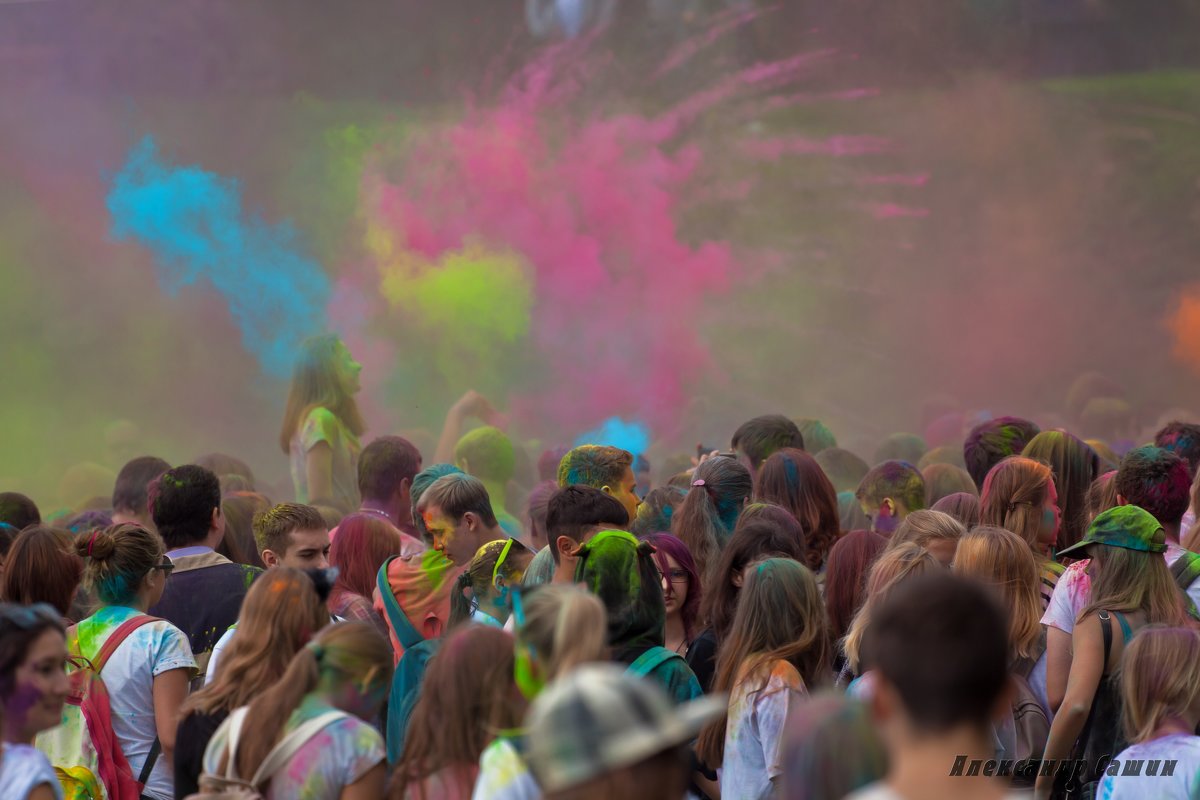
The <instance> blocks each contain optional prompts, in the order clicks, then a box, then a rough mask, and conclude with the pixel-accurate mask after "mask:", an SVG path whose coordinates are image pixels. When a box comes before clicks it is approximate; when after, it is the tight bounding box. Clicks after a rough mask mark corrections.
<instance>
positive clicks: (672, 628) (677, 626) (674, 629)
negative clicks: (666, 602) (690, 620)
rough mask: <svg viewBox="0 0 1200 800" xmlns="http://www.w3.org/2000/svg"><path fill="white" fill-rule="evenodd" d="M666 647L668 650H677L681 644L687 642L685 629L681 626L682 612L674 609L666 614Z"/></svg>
mask: <svg viewBox="0 0 1200 800" xmlns="http://www.w3.org/2000/svg"><path fill="white" fill-rule="evenodd" d="M665 638H666V647H667V649H668V650H674V651H676V652H678V651H679V647H680V645H681V644H686V643H687V629H686V628H684V627H683V614H681V613H679V612H678V611H676V612H675V613H674V614H668V615H667V627H666V637H665Z"/></svg>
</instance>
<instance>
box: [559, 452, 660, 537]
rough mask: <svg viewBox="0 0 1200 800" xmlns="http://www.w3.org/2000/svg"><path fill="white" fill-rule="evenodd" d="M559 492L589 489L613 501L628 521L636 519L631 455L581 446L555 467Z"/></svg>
mask: <svg viewBox="0 0 1200 800" xmlns="http://www.w3.org/2000/svg"><path fill="white" fill-rule="evenodd" d="M558 485H559V487H560V488H562V487H567V486H573V485H579V486H591V487H592V488H593V489H599V490H600V491H602V492H604V493H605V494H610V495H612V496H613V497H615V498H616V499H617V500H618V501H619V502H620V503H621V505H623V506H624V507H625V513H626V514H628V515H629V519H631V520H632V519H635V518H636V517H637V509H638V505H639V504H640V503H641V501H640V500H638V495H637V476H635V475H634V474H633V454H632V453H630V452H629V451H628V450H622V449H621V448H619V447H608V446H607V445H596V444H583V445H580V446H579V447H575V448H572V449H571V450H570V451H568V452H567V454H566V455H565V456H563V459H562V461H561V462H559V465H558Z"/></svg>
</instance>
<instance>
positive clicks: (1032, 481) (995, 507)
mask: <svg viewBox="0 0 1200 800" xmlns="http://www.w3.org/2000/svg"><path fill="white" fill-rule="evenodd" d="M1053 480H1054V473H1053V472H1052V471H1051V469H1050V467H1049V466H1047V465H1046V464H1043V463H1042V462H1041V461H1034V460H1033V459H1032V458H1026V457H1025V456H1009V457H1008V458H1006V459H1004V460H1003V461H1001V462H1000V463H999V464H997V465H996V466H994V467H992V470H991V472H989V473H988V474H987V477H986V478H984V479H983V492H982V494H981V495H980V498H979V503H980V515H979V521H980V523H981V524H983V525H993V526H995V527H997V528H1005V529H1007V530H1010V531H1012V532H1013V533H1015V534H1017V536H1020V537H1021V538H1022V539H1024V540H1025V542H1026V544H1028V545H1029V547H1030V549H1031V550H1033V553H1034V557H1035V558H1038V559H1039V560H1042V561H1044V560H1046V558H1045V556H1043V555H1042V554H1041V552H1040V550H1039V549H1038V547H1039V543H1038V534H1039V533H1040V532H1041V530H1042V506H1043V505H1044V504H1045V502H1046V495H1047V493H1048V492H1049V489H1050V484H1051V482H1052V481H1053Z"/></svg>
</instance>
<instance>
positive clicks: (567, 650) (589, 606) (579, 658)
mask: <svg viewBox="0 0 1200 800" xmlns="http://www.w3.org/2000/svg"><path fill="white" fill-rule="evenodd" d="M523 611H524V613H525V623H524V624H523V625H521V626H520V627H519V628H517V630H516V639H517V644H518V646H528V647H532V648H533V651H534V653H535V654H536V656H537V660H538V664H539V666H540V667H541V668H542V671H543V674H544V675H545V678H546V681H547V682H549V681H552V680H554V679H555V678H557V677H559V676H561V675H563V674H565V673H567V672H569V671H570V670H572V669H574V668H575V667H577V666H579V665H580V664H586V663H588V662H591V661H603V660H605V658H606V656H607V652H608V612H607V611H605V610H604V604H603V603H602V602H600V599H599V598H598V597H596V596H595V595H594V594H592V593H591V592H589V591H587V590H586V589H584V588H583V587H582V586H564V585H558V584H549V585H546V586H541V587H539V588H538V589H537V590H536V591H533V592H529V593H527V594H526V595H525V599H524V604H523Z"/></svg>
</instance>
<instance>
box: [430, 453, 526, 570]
mask: <svg viewBox="0 0 1200 800" xmlns="http://www.w3.org/2000/svg"><path fill="white" fill-rule="evenodd" d="M417 511H418V512H419V513H420V514H421V519H422V520H423V521H424V523H425V530H426V531H427V532H428V533H429V537H430V538H431V539H432V540H433V549H434V550H436V551H438V552H440V553H441V554H442V555H444V556H445V557H446V559H447V560H449V561H450V563H451V564H454V565H455V566H457V567H465V566H466V565H467V564H469V563H470V562H471V559H472V558H474V557H475V553H477V552H478V551H479V548H481V547H483V546H484V545H485V544H487V543H488V542H494V541H496V540H497V539H507V538H508V535H507V534H506V533H505V532H504V530H503V529H502V528H501V527H500V524H499V522H498V521H497V520H496V514H495V513H494V512H493V511H492V502H491V498H490V497H489V496H488V491H487V488H486V487H484V485H483V482H482V481H480V480H479V479H478V478H473V477H471V476H470V475H464V474H461V473H460V474H456V475H446V476H445V477H442V478H438V479H437V480H436V481H434V483H433V485H432V486H430V487H429V489H428V490H426V492H425V494H423V495H421V501H420V502H419V503H418V504H417Z"/></svg>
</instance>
